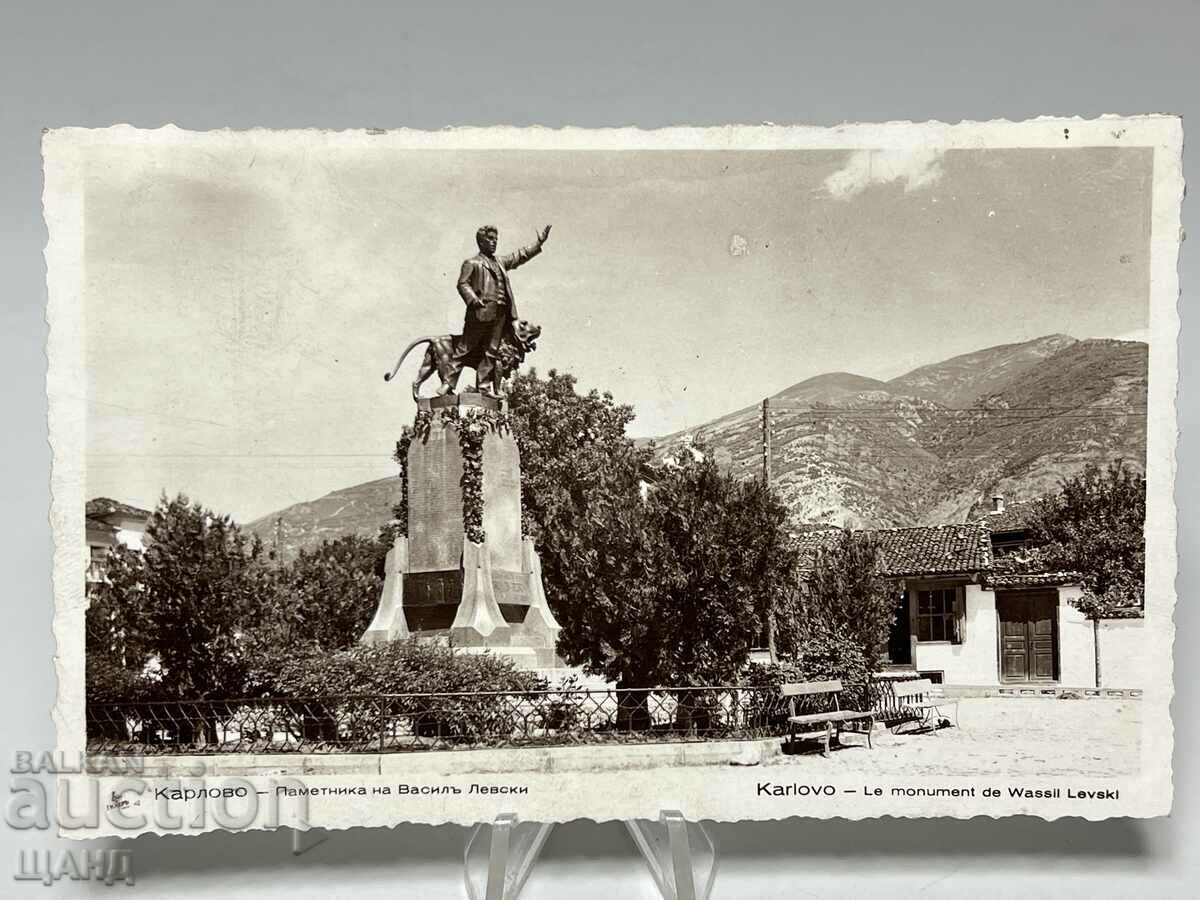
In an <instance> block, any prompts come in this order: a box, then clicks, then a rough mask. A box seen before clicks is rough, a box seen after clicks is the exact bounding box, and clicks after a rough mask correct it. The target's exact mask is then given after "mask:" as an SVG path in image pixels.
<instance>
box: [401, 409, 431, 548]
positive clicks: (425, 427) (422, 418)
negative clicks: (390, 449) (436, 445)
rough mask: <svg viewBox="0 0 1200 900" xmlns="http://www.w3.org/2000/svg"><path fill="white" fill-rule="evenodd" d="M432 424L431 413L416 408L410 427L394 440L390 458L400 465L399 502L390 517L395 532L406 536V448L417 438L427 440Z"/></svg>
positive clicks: (405, 428)
mask: <svg viewBox="0 0 1200 900" xmlns="http://www.w3.org/2000/svg"><path fill="white" fill-rule="evenodd" d="M432 424H433V413H432V412H430V411H429V410H427V409H421V410H417V417H416V418H415V419H414V420H413V425H412V428H409V427H408V426H407V425H406V426H405V427H404V430H403V431H401V432H400V440H398V441H396V452H395V454H393V456H392V459H394V460H396V463H397V464H398V465H399V466H400V502H399V503H397V504H396V505H395V506H393V507H392V519H393V525H394V529H395V532H394V533H395V534H397V535H400V536H401V537H408V448H409V447H411V446H412V442H413V441H414V440H416V439H417V438H420V439H421V442H422V443H424V442H425V441H427V440H429V428H430V426H431V425H432Z"/></svg>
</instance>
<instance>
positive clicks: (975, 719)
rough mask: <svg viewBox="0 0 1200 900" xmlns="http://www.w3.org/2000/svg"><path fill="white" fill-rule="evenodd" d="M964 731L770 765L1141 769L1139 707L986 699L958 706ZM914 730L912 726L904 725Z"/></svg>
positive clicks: (846, 741)
mask: <svg viewBox="0 0 1200 900" xmlns="http://www.w3.org/2000/svg"><path fill="white" fill-rule="evenodd" d="M958 704H959V705H958V721H959V727H958V728H953V727H951V728H941V729H938V730H937V731H936V732H935V733H930V732H918V733H915V734H905V733H903V732H902V733H901V734H897V735H893V734H892V733H891V732H890V731H889V730H888V729H886V728H884V727H882V726H880V725H876V727H875V731H874V732H873V733H872V735H871V739H872V741H873V742H874V749H873V750H867V745H866V738H865V737H864V736H863V735H861V734H854V733H847V734H845V735H844V737H843V745H842V748H841V749H835V750H834V751H833V754H832V756H831V758H830V759H824V758H823V757H822V756H821V753H820V749H819V746H818V745H817V744H815V743H813V742H806V743H805V744H804V745H802V746H803V747H804V749H805V751H807V750H808V749H809V748H812V747H816V748H817V749H816V751H815V752H813V753H808V752H804V753H801V754H799V755H785V756H781V757H777V758H775V759H773V760H772V761H771V763H770V764H771V765H783V766H789V767H790V766H802V767H804V769H805V770H806V771H812V772H820V771H826V772H845V773H862V772H870V773H877V774H888V775H1007V774H1013V775H1017V774H1020V775H1093V776H1112V775H1131V774H1135V773H1136V772H1137V771H1138V768H1139V735H1140V733H1141V724H1142V707H1141V701H1140V700H1137V699H1117V698H1097V699H1087V700H1057V699H1042V698H1029V699H1025V698H1020V699H1017V698H993V697H983V698H974V699H968V700H960V701H959V702H958ZM906 727H911V726H906Z"/></svg>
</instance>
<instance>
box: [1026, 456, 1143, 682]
mask: <svg viewBox="0 0 1200 900" xmlns="http://www.w3.org/2000/svg"><path fill="white" fill-rule="evenodd" d="M1145 526H1146V478H1145V476H1143V475H1142V474H1140V473H1139V472H1137V471H1135V470H1133V469H1131V468H1130V467H1129V466H1127V465H1126V464H1125V463H1124V461H1122V460H1118V461H1116V462H1113V463H1110V464H1109V465H1108V466H1107V467H1105V468H1103V469H1102V468H1101V467H1100V466H1098V465H1096V464H1095V463H1089V464H1088V465H1087V467H1086V468H1085V469H1084V470H1083V472H1082V473H1080V474H1079V475H1077V476H1075V477H1074V478H1070V479H1067V480H1065V481H1063V482H1062V487H1061V489H1060V490H1059V492H1058V493H1057V494H1055V495H1053V496H1051V497H1049V498H1047V499H1046V500H1044V501H1043V502H1041V503H1038V504H1035V512H1034V517H1033V521H1032V523H1031V527H1030V532H1031V535H1030V536H1031V543H1032V544H1033V549H1032V551H1031V553H1030V555H1029V558H1028V559H1027V560H1026V561H1025V565H1026V566H1029V567H1032V568H1034V569H1052V570H1060V571H1071V572H1078V573H1079V574H1080V576H1081V579H1082V582H1083V596H1082V598H1080V600H1079V601H1078V602H1077V603H1076V606H1077V607H1078V608H1079V610H1080V611H1081V612H1082V613H1083V614H1084V615H1086V616H1087V617H1088V618H1089V619H1091V620H1092V637H1093V641H1094V652H1095V661H1096V686H1097V687H1099V686H1100V685H1101V684H1102V682H1103V666H1102V663H1101V659H1100V620H1101V619H1105V618H1109V617H1112V616H1114V615H1119V614H1121V612H1123V611H1125V610H1141V609H1142V608H1143V607H1144V606H1145V599H1146V598H1145V595H1146V530H1145Z"/></svg>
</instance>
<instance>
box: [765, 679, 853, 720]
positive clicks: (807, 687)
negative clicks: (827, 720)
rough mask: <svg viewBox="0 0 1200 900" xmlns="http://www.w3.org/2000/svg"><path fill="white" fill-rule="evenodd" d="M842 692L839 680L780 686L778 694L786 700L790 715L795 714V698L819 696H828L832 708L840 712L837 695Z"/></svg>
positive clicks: (840, 706) (793, 683)
mask: <svg viewBox="0 0 1200 900" xmlns="http://www.w3.org/2000/svg"><path fill="white" fill-rule="evenodd" d="M841 692H842V683H841V681H839V680H836V679H835V680H834V681H803V682H792V683H790V684H781V685H780V686H779V693H780V695H781V696H783V697H784V698H786V699H787V702H788V709H790V710H791V714H792V715H793V716H794V715H795V714H796V698H797V697H813V696H817V695H820V694H829V695H830V696H832V697H833V708H834V709H837V710H840V709H841V708H842V705H841V703H840V702H839V701H838V694H840V693H841Z"/></svg>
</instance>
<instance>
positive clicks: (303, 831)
mask: <svg viewBox="0 0 1200 900" xmlns="http://www.w3.org/2000/svg"><path fill="white" fill-rule="evenodd" d="M327 840H329V832H328V831H326V830H325V829H324V828H293V829H292V855H293V856H299V855H300V854H302V853H307V852H308V851H309V850H311V849H312V848H313V847H316V846H317V845H319V844H323V843H325V842H326V841H327Z"/></svg>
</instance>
